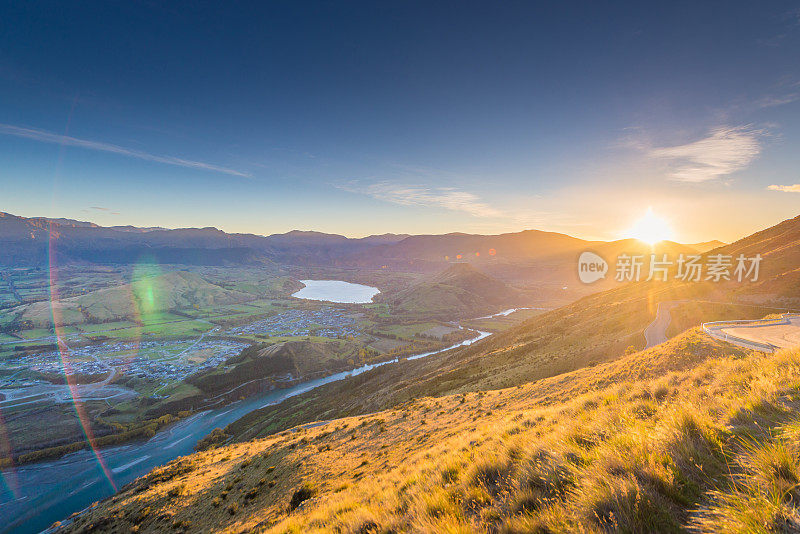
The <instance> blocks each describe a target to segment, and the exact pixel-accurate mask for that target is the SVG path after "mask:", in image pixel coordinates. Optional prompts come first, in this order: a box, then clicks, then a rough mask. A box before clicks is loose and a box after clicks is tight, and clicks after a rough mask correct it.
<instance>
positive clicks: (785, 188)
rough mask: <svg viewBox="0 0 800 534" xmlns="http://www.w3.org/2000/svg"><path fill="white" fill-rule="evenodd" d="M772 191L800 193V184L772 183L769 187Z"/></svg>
mask: <svg viewBox="0 0 800 534" xmlns="http://www.w3.org/2000/svg"><path fill="white" fill-rule="evenodd" d="M767 189H769V190H770V191H781V192H783V193H800V184H794V185H770V186H768V187H767Z"/></svg>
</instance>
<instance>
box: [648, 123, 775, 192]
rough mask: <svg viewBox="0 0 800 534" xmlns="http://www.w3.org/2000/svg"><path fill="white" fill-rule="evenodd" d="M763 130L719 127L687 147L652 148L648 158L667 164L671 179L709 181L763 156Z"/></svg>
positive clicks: (739, 168)
mask: <svg viewBox="0 0 800 534" xmlns="http://www.w3.org/2000/svg"><path fill="white" fill-rule="evenodd" d="M764 133H765V132H764V131H763V130H757V129H754V128H752V127H749V126H738V127H733V128H731V127H724V128H716V129H714V130H712V131H711V132H710V134H709V135H708V136H707V137H705V138H703V139H700V140H697V141H693V142H691V143H687V144H685V145H677V146H669V147H661V148H653V149H650V150H649V152H648V155H649V156H650V157H652V158H655V159H660V160H664V161H667V162H668V164H669V165H670V168H671V170H670V172H669V176H670V178H672V179H673V180H678V181H681V182H707V181H710V180H716V179H718V178H721V177H723V176H727V175H729V174H732V173H734V172H736V171H739V170H742V169H744V168H745V167H747V166H748V165H750V163H752V162H753V161H754V160H755V159H756V158H757V157H758V155H759V154H760V153H761V137H762V136H763V135H764Z"/></svg>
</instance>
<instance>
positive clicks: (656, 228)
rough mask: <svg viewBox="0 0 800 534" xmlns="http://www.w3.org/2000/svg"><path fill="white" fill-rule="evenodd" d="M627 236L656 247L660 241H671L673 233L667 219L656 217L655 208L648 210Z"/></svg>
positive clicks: (629, 230)
mask: <svg viewBox="0 0 800 534" xmlns="http://www.w3.org/2000/svg"><path fill="white" fill-rule="evenodd" d="M625 236H626V237H632V238H634V239H638V240H639V241H644V242H645V243H647V244H648V245H654V244H656V243H658V242H659V241H666V240H671V239H672V238H673V232H672V228H671V227H670V224H669V222H668V221H667V220H666V219H664V218H662V217H659V216H658V215H656V214H655V213H654V212H653V208H647V213H645V214H644V216H643V217H642V218H641V219H639V220H638V221H636V222H635V223H634V224H633V226H631V227H630V228H629V229H628V230H627V231H626V232H625Z"/></svg>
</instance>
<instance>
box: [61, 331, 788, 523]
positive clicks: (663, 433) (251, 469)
mask: <svg viewBox="0 0 800 534" xmlns="http://www.w3.org/2000/svg"><path fill="white" fill-rule="evenodd" d="M798 406H800V351H783V352H779V353H776V354H773V355H764V354H760V353H751V352H747V351H742V350H739V349H735V348H732V347H730V346H727V345H724V344H721V343H718V342H716V341H712V340H710V339H708V338H706V337H705V336H704V335H703V334H701V333H699V332H698V331H696V330H693V331H689V332H687V333H685V334H683V335H681V336H679V337H678V338H676V339H673V340H671V341H670V342H668V343H667V344H665V345H662V346H660V347H656V348H655V349H651V350H649V351H643V352H638V353H634V354H631V355H629V356H625V357H623V358H621V359H619V360H616V361H614V362H611V363H607V364H601V365H598V366H595V367H592V368H586V369H581V370H578V371H575V372H572V373H568V374H564V375H559V376H556V377H553V378H549V379H544V380H540V381H537V382H534V383H531V384H525V385H521V386H518V387H514V388H508V389H503V390H497V391H488V392H478V393H467V394H456V395H449V396H445V397H440V398H424V399H419V400H415V401H412V402H408V403H405V404H403V405H400V406H396V407H395V408H393V409H389V410H386V411H383V412H379V413H376V414H371V415H368V416H358V417H350V418H344V419H337V420H334V421H329V422H326V423H323V424H320V425H318V426H314V427H309V428H305V429H304V428H298V429H293V430H290V431H285V432H282V433H280V434H278V435H274V436H271V437H268V438H264V439H259V440H254V441H250V442H246V443H237V444H232V445H227V446H222V447H219V448H215V449H211V450H208V451H204V452H201V453H198V454H195V455H193V456H190V457H186V458H183V459H179V460H176V461H175V462H173V463H171V464H169V465H168V466H165V467H164V468H161V469H158V470H156V471H154V472H153V473H151V474H149V475H148V476H146V477H143V478H141V479H139V480H137V481H136V482H134V483H132V484H131V485H130V486H128V487H127V488H125V490H124V491H123V492H122V493H120V494H119V495H117V496H116V497H114V498H112V499H110V500H107V501H105V502H103V503H100V504H99V505H98V506H96V507H95V508H94V509H92V510H91V511H89V512H88V513H86V514H84V515H82V516H80V517H78V518H77V519H76V520H75V522H74V523H72V524H71V525H69V526H68V529H71V530H74V531H89V530H92V529H95V530H99V531H112V530H116V531H118V532H125V531H128V530H130V529H133V530H137V529H138V531H140V532H163V531H165V530H167V529H174V530H175V531H192V532H253V531H256V532H257V531H269V532H353V533H372V532H375V533H378V532H452V533H458V532H508V533H511V532H542V533H544V532H610V531H619V532H681V531H696V532H771V531H796V530H797V529H798V528H800V514H799V513H798V510H797V504H798V502H800V500H798V499H800V487H799V486H798V484H799V483H800V466H799V465H798V459H800V415H798V413H797V407H798Z"/></svg>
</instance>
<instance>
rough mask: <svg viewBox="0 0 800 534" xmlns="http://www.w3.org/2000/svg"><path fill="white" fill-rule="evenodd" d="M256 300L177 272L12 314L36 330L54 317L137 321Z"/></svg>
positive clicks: (69, 321) (48, 324) (31, 306)
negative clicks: (156, 314) (145, 317)
mask: <svg viewBox="0 0 800 534" xmlns="http://www.w3.org/2000/svg"><path fill="white" fill-rule="evenodd" d="M252 299H253V297H252V296H251V295H248V294H247V293H242V292H239V291H232V290H228V289H224V288H221V287H219V286H216V285H214V284H210V283H208V282H206V281H205V280H203V279H202V278H201V277H200V276H198V275H197V274H194V273H190V272H186V271H173V272H169V273H166V274H162V275H158V276H153V277H149V278H143V279H140V280H137V281H135V282H132V283H129V284H123V285H119V286H115V287H110V288H106V289H99V290H97V291H92V292H91V293H88V294H86V295H81V296H78V297H70V298H67V299H63V300H59V301H56V302H54V303H52V304H51V303H50V302H36V303H33V304H28V305H25V306H20V307H19V308H16V309H14V310H12V311H13V312H14V313H19V314H21V317H20V320H21V321H30V322H31V323H32V324H33V325H34V326H35V327H40V328H49V327H51V326H52V324H53V320H54V318H53V317H54V315H55V320H56V321H58V322H59V323H60V324H63V325H71V324H82V323H86V322H104V321H110V320H114V319H121V318H131V319H136V318H137V317H141V316H142V315H145V314H149V313H155V312H161V311H167V310H175V309H182V308H183V309H185V308H191V307H194V306H197V307H209V306H221V305H224V304H232V303H235V302H244V301H247V300H252Z"/></svg>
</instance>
